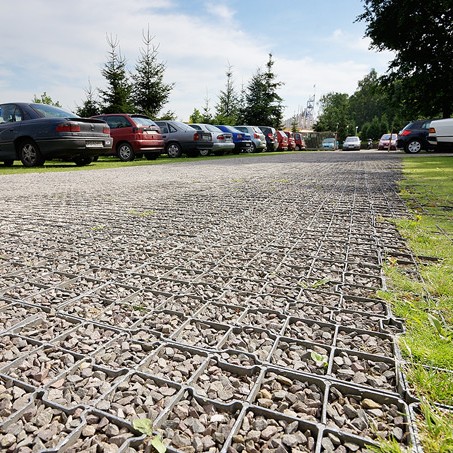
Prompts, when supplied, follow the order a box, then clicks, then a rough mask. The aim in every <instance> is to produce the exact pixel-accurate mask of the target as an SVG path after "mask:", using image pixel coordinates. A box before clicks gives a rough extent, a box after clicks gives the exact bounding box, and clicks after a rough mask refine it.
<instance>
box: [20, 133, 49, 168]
mask: <svg viewBox="0 0 453 453" xmlns="http://www.w3.org/2000/svg"><path fill="white" fill-rule="evenodd" d="M18 148H19V158H20V160H21V162H22V165H23V166H24V167H40V166H42V165H44V162H45V159H44V157H43V156H42V154H41V151H40V150H39V146H38V145H37V144H36V143H35V142H34V141H33V140H31V139H26V140H22V141H21V142H20V143H19V147H18Z"/></svg>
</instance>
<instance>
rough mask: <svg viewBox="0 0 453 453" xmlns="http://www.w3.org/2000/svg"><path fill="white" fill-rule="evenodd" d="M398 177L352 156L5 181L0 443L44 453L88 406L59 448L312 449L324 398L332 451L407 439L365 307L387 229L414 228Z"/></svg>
mask: <svg viewBox="0 0 453 453" xmlns="http://www.w3.org/2000/svg"><path fill="white" fill-rule="evenodd" d="M95 165H96V164H92V166H93V167H94V166H95ZM399 177H400V155H399V153H397V152H396V153H387V152H386V153H376V152H373V153H370V152H366V151H360V152H356V153H347V152H338V153H337V152H335V153H324V152H319V153H311V152H307V153H289V154H282V155H278V156H268V155H264V154H263V155H262V156H255V159H245V158H241V157H237V158H235V159H230V160H212V161H197V162H191V161H187V162H186V161H185V160H181V161H180V162H178V165H159V166H152V167H149V166H136V167H127V168H126V167H123V168H118V169H109V170H96V171H85V170H83V169H82V170H81V171H77V172H67V173H60V172H52V173H33V172H27V173H26V174H25V173H24V174H15V175H2V177H1V178H0V185H1V186H2V187H3V189H4V190H3V191H1V193H2V196H1V201H2V218H1V220H0V223H1V226H2V244H1V250H0V276H1V278H0V336H1V337H2V345H3V346H4V347H3V349H2V352H0V432H1V434H2V435H1V436H0V437H1V438H2V442H6V443H7V444H8V443H9V442H12V441H13V439H12V437H11V436H14V442H19V443H20V445H19V444H18V445H19V447H18V448H21V449H22V450H21V451H24V453H25V452H26V451H31V449H32V448H33V449H35V450H45V449H54V448H55V444H54V442H59V441H61V440H62V439H64V438H65V437H67V436H68V435H70V433H71V432H72V431H73V430H74V429H76V428H77V427H78V426H79V424H80V417H79V415H80V414H78V412H77V411H79V410H81V408H80V407H76V406H77V405H78V404H83V407H84V408H86V412H85V419H86V420H87V425H86V426H84V427H83V431H82V432H81V435H80V438H78V439H77V441H76V442H75V443H74V445H71V446H70V447H68V449H67V451H68V452H69V453H73V452H75V451H87V452H93V453H94V452H95V451H97V450H99V451H100V450H102V451H106V452H109V451H118V450H119V449H121V448H124V445H125V442H127V440H128V439H129V438H131V437H133V436H137V435H138V433H137V432H136V431H134V430H133V429H132V427H131V426H130V423H131V421H132V420H134V418H136V417H139V418H142V417H150V418H151V419H152V420H153V421H156V420H157V425H156V429H159V430H160V431H161V433H162V434H163V437H164V441H165V442H167V443H170V442H173V444H172V445H173V446H175V442H176V443H177V444H178V445H180V446H181V447H180V448H181V449H182V450H183V451H186V452H188V451H210V452H211V451H212V452H214V451H220V450H221V449H222V448H224V444H225V441H226V439H227V438H229V437H228V436H230V434H231V435H232V436H233V437H232V443H231V445H230V446H229V447H228V449H229V452H230V453H234V452H235V451H237V452H240V451H244V449H246V450H247V451H250V452H270V451H272V452H274V453H277V452H282V453H283V452H284V451H288V450H290V449H291V450H292V451H293V452H294V453H296V452H299V451H314V449H315V445H316V442H317V439H316V432H317V431H316V430H317V426H318V425H322V424H324V422H321V413H322V409H323V407H322V406H323V402H324V401H328V402H326V408H325V409H326V411H325V413H326V419H327V420H326V423H325V425H326V426H327V427H332V428H334V429H335V432H336V433H338V440H336V439H334V438H333V437H331V436H330V435H329V437H328V438H327V439H328V441H330V443H331V444H332V445H333V450H332V451H335V452H336V453H342V452H343V451H360V450H361V447H360V446H358V445H354V443H353V442H346V441H345V439H344V438H343V436H342V434H343V433H345V432H346V433H352V434H354V435H359V436H361V437H363V438H365V439H370V438H372V439H375V436H376V435H378V434H379V435H381V436H382V437H384V438H387V439H389V438H391V437H393V438H395V439H397V441H398V442H399V443H400V444H402V446H407V444H408V438H409V434H408V433H409V430H408V426H407V419H408V418H407V416H406V415H405V414H404V412H405V408H404V405H401V404H400V403H397V402H395V400H392V399H391V398H390V399H387V396H388V395H389V392H393V393H392V394H395V395H396V393H397V392H398V391H399V390H400V387H399V385H398V384H399V383H398V380H397V376H398V371H399V370H398V369H397V367H396V365H395V364H394V362H393V361H392V360H391V359H394V357H395V355H397V351H396V348H397V346H396V343H395V342H394V335H395V334H396V333H399V332H400V331H401V328H400V324H399V323H397V322H395V320H394V319H393V318H392V317H391V316H392V315H391V311H390V309H389V308H388V307H387V305H386V303H385V302H384V301H382V300H379V299H377V298H376V292H377V290H378V289H381V288H382V285H383V281H382V275H381V273H382V269H381V268H382V259H381V257H382V256H385V255H387V254H390V255H391V256H395V257H402V258H401V259H402V260H403V259H404V260H408V257H410V253H409V251H408V250H407V249H406V245H405V243H404V241H403V240H402V239H401V238H400V237H398V235H397V232H396V229H395V228H394V226H393V225H390V224H389V223H388V222H387V221H386V220H385V219H386V218H395V217H396V218H405V217H406V218H408V217H409V216H408V211H407V208H406V206H405V205H404V204H403V201H402V200H401V198H400V197H399V196H398V194H397V192H396V183H397V180H398V179H399ZM131 194H134V196H133V197H131ZM169 194H171V196H169ZM409 264H411V263H409ZM410 269H411V271H414V270H415V269H416V267H415V266H412V267H411V268H410ZM32 340H33V341H32ZM334 341H335V343H334ZM364 353H366V358H364V357H365V354H364ZM362 354H363V355H362ZM320 357H321V359H322V360H321V359H320ZM211 361H214V364H213V363H211ZM81 364H88V365H89V366H82V367H81V368H77V366H79V365H81ZM231 366H235V367H238V368H234V367H233V368H229V367H231ZM76 369H77V372H75V370H76ZM271 370H272V371H271ZM271 373H273V375H271ZM299 374H300V376H299ZM307 376H308V377H311V378H312V379H311V380H310V379H306V377H307ZM304 377H305V378H304ZM11 378H12V379H15V380H16V381H12V380H11ZM158 378H160V379H161V380H159V381H158V380H157V379H158ZM332 378H333V379H332ZM335 380H336V381H335ZM338 380H341V381H344V386H343V387H342V386H339V389H335V385H334V384H332V382H338ZM314 383H317V384H314ZM318 384H319V385H318ZM355 384H360V386H362V387H363V386H366V387H368V388H371V389H372V391H373V392H376V393H377V394H378V395H380V398H376V399H374V398H373V397H371V396H370V398H363V397H361V395H357V392H356V388H355V387H354V385H355ZM348 386H349V387H351V389H352V390H351V391H345V390H343V389H346V388H348ZM188 388H190V391H189V393H188V394H186V392H187V391H188V390H187V389H188ZM327 389H330V390H327ZM340 389H342V390H341V391H340ZM326 392H329V394H328V395H326V394H325V393H326ZM193 394H195V395H203V397H202V398H201V399H200V400H197V398H196V397H195V396H193ZM371 394H372V392H370V395H371ZM43 398H47V399H49V400H51V401H53V402H59V403H58V404H60V403H61V404H63V405H64V407H68V405H72V407H73V410H74V411H76V412H77V415H76V412H74V413H71V412H70V411H69V409H66V410H60V411H59V412H58V410H56V409H54V410H53V411H52V414H50V412H47V411H46V410H48V409H49V408H48V407H47V406H46V403H45V400H43ZM252 399H253V401H251V400H252ZM367 400H369V401H367ZM175 401H178V403H176V402H175ZM245 401H247V403H245ZM29 403H32V404H31V407H33V408H37V407H39V408H41V407H43V408H44V409H46V410H44V409H40V410H41V411H42V413H41V412H39V413H37V412H36V411H35V409H33V410H31V409H30V410H29V409H27V410H26V411H25V412H24V413H21V416H20V417H19V419H20V423H19V422H18V423H17V424H11V423H9V422H8V420H9V419H10V418H11V417H12V416H14V415H15V414H16V413H17V411H19V410H21V409H23V408H24V407H25V405H26V404H29ZM247 404H251V405H252V406H250V409H253V408H256V406H260V408H259V409H260V411H263V413H268V412H269V414H273V416H272V415H269V416H268V417H262V416H258V415H257V414H254V413H253V410H249V409H247V408H248V406H247ZM242 409H245V410H242ZM99 410H102V411H105V415H107V414H110V415H113V416H115V417H118V418H119V419H121V420H122V421H123V422H124V423H115V422H114V421H113V420H114V419H110V418H109V417H107V416H105V417H104V416H101V415H100V414H99V413H98V411H99ZM239 414H243V415H241V417H242V418H241V420H238V419H237V418H238V417H239ZM161 415H165V416H163V417H161ZM255 415H257V416H255ZM277 415H279V416H280V417H283V418H284V419H285V420H286V418H285V417H289V418H288V420H291V422H289V421H283V420H282V419H279V418H278V417H277ZM236 422H238V423H237V424H236V425H235V423H236ZM301 423H306V424H307V426H312V427H313V429H305V428H304V429H301V428H300V426H302V425H301ZM13 425H15V426H13ZM37 425H42V426H37ZM234 426H237V430H236V431H237V432H234V433H233V432H232V430H233V427H234ZM304 426H305V425H304ZM371 427H372V428H371ZM321 432H323V431H322V430H321ZM324 432H325V431H324ZM38 433H39V434H38ZM263 433H264V437H263ZM373 436H374V437H373ZM323 441H325V442H327V440H326V439H323ZM13 445H14V443H12V444H11V445H9V446H5V447H2V448H4V449H8V448H9V449H11V447H12V446H13ZM14 448H15V447H14ZM134 448H137V449H138V450H137V451H140V450H139V447H131V452H133V449H134ZM324 448H325V450H326V451H328V450H330V448H331V445H330V444H329V446H328V447H324Z"/></svg>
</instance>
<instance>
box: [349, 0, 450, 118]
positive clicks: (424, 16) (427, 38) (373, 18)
mask: <svg viewBox="0 0 453 453" xmlns="http://www.w3.org/2000/svg"><path fill="white" fill-rule="evenodd" d="M364 4H365V5H364V8H365V11H364V12H363V13H362V14H361V15H360V16H358V18H357V20H359V21H364V22H366V23H367V24H368V25H367V29H366V36H367V37H369V38H370V39H371V44H372V47H373V48H375V49H377V50H379V51H382V50H390V51H393V52H394V53H395V58H394V59H393V60H392V61H391V62H390V65H389V72H388V74H387V75H386V76H385V78H384V80H385V81H386V82H387V83H394V82H396V81H398V82H399V84H400V86H399V87H400V89H402V90H403V91H404V98H405V100H406V103H407V104H410V105H411V106H412V111H414V112H419V114H421V115H426V116H437V115H438V114H439V113H442V115H443V116H444V117H450V116H451V114H452V113H453V71H452V70H451V59H452V55H453V8H452V2H451V0H430V1H429V2H426V1H425V2H414V1H413V0H385V1H382V0H364Z"/></svg>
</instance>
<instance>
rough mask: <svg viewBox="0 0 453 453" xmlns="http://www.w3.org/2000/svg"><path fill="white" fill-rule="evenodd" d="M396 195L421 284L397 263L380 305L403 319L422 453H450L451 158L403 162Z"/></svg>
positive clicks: (452, 357) (452, 391) (452, 387)
mask: <svg viewBox="0 0 453 453" xmlns="http://www.w3.org/2000/svg"><path fill="white" fill-rule="evenodd" d="M403 164H404V167H403V168H404V170H403V179H402V181H401V182H400V193H401V196H402V197H403V199H404V200H405V201H406V203H407V205H408V206H409V208H410V209H411V211H412V213H413V219H411V220H394V222H395V224H396V225H397V227H398V230H399V232H400V233H401V235H402V236H403V237H404V238H406V240H407V242H408V245H409V247H410V249H411V250H412V252H413V254H414V255H415V256H416V257H417V265H418V271H419V275H420V276H421V278H418V279H417V278H415V277H414V275H413V274H410V273H407V272H405V269H404V268H403V267H402V266H400V265H399V264H398V263H397V262H396V261H395V260H388V261H387V263H386V265H385V272H386V275H387V280H388V281H389V290H388V291H387V292H382V293H381V294H380V296H381V297H383V298H385V299H386V300H387V301H389V302H390V303H391V304H392V308H393V312H394V313H395V315H396V316H399V317H401V318H404V320H405V323H406V329H407V330H406V334H405V335H403V336H402V337H400V347H401V350H402V353H403V356H404V358H405V359H406V360H407V362H408V366H407V367H405V372H406V377H407V379H408V382H409V386H410V389H411V392H412V393H413V394H414V395H416V396H417V397H418V398H419V399H420V400H421V401H422V402H423V404H422V407H421V411H420V414H419V432H420V434H421V438H422V445H423V448H424V451H425V452H426V453H431V452H432V453H439V452H452V451H453V430H452V428H451V427H452V426H453V412H451V411H444V410H442V409H440V408H439V407H438V406H436V405H435V404H434V403H439V404H442V405H449V406H453V198H452V194H453V158H451V157H448V156H444V157H434V156H426V157H425V156H423V157H422V156H418V157H417V158H410V157H407V158H404V160H403Z"/></svg>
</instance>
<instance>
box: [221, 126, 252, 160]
mask: <svg viewBox="0 0 453 453" xmlns="http://www.w3.org/2000/svg"><path fill="white" fill-rule="evenodd" d="M216 126H217V127H218V128H219V129H221V130H222V131H223V132H229V133H231V134H233V142H234V152H235V153H236V154H239V153H241V152H246V153H251V152H253V147H252V137H250V135H249V134H246V133H244V132H242V131H240V130H239V129H236V128H235V127H233V126H227V125H226V124H216Z"/></svg>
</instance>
